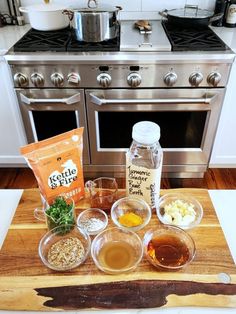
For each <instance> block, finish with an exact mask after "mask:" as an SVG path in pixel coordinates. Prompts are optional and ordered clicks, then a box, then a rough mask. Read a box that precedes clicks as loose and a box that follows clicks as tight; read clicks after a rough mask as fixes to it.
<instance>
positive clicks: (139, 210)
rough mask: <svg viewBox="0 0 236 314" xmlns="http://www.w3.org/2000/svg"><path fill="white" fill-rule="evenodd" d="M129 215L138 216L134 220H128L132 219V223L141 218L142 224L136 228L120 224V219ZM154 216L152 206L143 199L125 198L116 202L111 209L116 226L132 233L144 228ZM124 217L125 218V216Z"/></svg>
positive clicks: (135, 226)
mask: <svg viewBox="0 0 236 314" xmlns="http://www.w3.org/2000/svg"><path fill="white" fill-rule="evenodd" d="M127 214H135V215H137V216H136V217H134V219H132V218H130V217H128V219H131V221H135V220H136V218H138V217H140V218H141V220H142V222H141V223H139V224H137V225H134V226H128V225H125V224H122V223H121V222H120V219H121V217H122V216H123V215H127ZM151 216H152V211H151V208H150V206H149V205H148V204H147V203H146V202H145V201H144V200H142V199H139V198H136V197H129V196H128V197H124V198H121V199H119V200H118V201H116V202H115V203H114V204H113V205H112V208H111V219H112V221H113V222H114V224H115V225H117V226H118V227H120V228H122V229H124V230H130V231H138V230H141V229H142V228H144V227H145V226H146V225H147V224H148V223H149V221H150V219H151ZM123 217H124V216H123Z"/></svg>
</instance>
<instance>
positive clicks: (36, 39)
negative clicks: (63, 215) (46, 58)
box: [13, 27, 120, 52]
mask: <svg viewBox="0 0 236 314" xmlns="http://www.w3.org/2000/svg"><path fill="white" fill-rule="evenodd" d="M13 48H14V51H16V52H35V51H54V52H60V51H74V52H76V51H78V52H82V51H119V49H120V40H119V36H117V37H116V38H114V39H110V40H106V41H102V42H99V43H87V42H84V41H78V40H77V39H76V37H75V34H74V31H73V30H71V29H70V28H69V27H68V28H65V29H63V30H57V31H47V32H46V31H38V30H35V29H31V30H29V31H28V32H27V33H26V34H25V35H24V36H23V37H22V38H21V39H20V40H19V41H18V42H17V43H16V44H15V45H14V47H13Z"/></svg>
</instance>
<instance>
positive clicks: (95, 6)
mask: <svg viewBox="0 0 236 314" xmlns="http://www.w3.org/2000/svg"><path fill="white" fill-rule="evenodd" d="M91 2H94V4H93V5H92V4H91ZM87 6H88V8H90V9H96V8H97V7H98V3H97V0H88V4H87Z"/></svg>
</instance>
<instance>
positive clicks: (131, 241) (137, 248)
mask: <svg viewBox="0 0 236 314" xmlns="http://www.w3.org/2000/svg"><path fill="white" fill-rule="evenodd" d="M91 256H92V259H93V261H94V263H95V265H96V266H97V267H98V268H99V269H100V270H102V271H103V272H105V273H108V274H120V273H126V272H130V271H132V270H134V269H135V268H136V267H137V266H138V264H139V262H140V261H141V259H142V257H143V245H142V241H141V239H140V238H139V236H138V235H137V234H136V233H135V232H133V231H128V230H124V229H121V228H118V227H114V228H109V229H106V230H104V231H102V232H100V233H99V234H98V235H97V236H96V237H95V238H94V239H93V242H92V245H91Z"/></svg>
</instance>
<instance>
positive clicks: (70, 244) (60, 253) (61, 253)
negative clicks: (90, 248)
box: [48, 237, 85, 268]
mask: <svg viewBox="0 0 236 314" xmlns="http://www.w3.org/2000/svg"><path fill="white" fill-rule="evenodd" d="M84 255H85V250H84V247H83V244H82V243H81V241H80V240H79V239H78V238H75V237H70V238H67V239H61V240H59V241H57V242H56V243H54V244H53V245H52V246H51V247H50V249H49V251H48V262H49V263H50V264H51V265H52V266H54V267H60V268H61V267H62V268H63V267H73V265H75V264H77V263H79V262H80V261H82V260H83V257H84Z"/></svg>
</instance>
